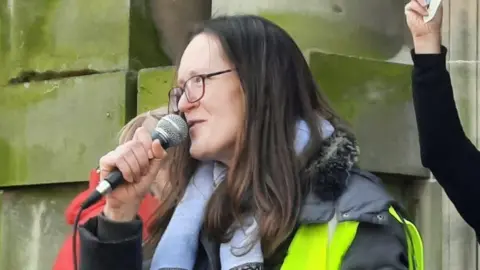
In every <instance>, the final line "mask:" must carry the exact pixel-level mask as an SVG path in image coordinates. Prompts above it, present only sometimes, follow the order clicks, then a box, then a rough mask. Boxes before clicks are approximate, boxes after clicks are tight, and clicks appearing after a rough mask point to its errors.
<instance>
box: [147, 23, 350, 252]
mask: <svg viewBox="0 0 480 270" xmlns="http://www.w3.org/2000/svg"><path fill="white" fill-rule="evenodd" d="M200 33H209V34H213V35H215V36H216V37H217V38H218V39H219V41H220V42H221V45H222V48H223V50H224V53H225V55H226V56H227V57H228V59H229V60H230V61H231V63H232V64H233V65H234V66H235V67H236V71H237V73H238V76H239V78H240V81H241V84H242V88H243V90H244V95H245V107H244V112H245V115H244V119H245V121H244V123H243V128H242V130H239V133H238V134H239V135H238V139H237V143H236V147H235V157H234V162H232V164H234V165H233V166H232V167H230V168H229V173H228V177H227V179H226V181H223V182H222V183H221V184H220V185H219V186H218V187H217V189H216V191H215V192H214V194H213V196H212V198H211V199H210V201H209V204H208V208H207V211H206V217H205V222H204V225H205V230H206V232H207V233H208V234H209V235H210V236H212V237H214V239H216V240H217V241H219V242H225V241H228V240H229V239H230V237H231V235H230V234H229V232H230V230H229V228H230V227H231V226H232V224H233V223H234V222H235V221H241V220H242V218H241V217H242V216H244V215H247V214H253V215H255V217H257V219H258V222H259V226H260V237H261V240H262V247H263V252H264V255H265V257H266V258H267V259H268V257H269V256H271V255H272V254H273V253H274V252H275V250H276V249H277V248H278V247H279V245H280V244H281V243H282V242H283V241H285V239H286V238H287V237H288V236H289V235H290V234H291V232H292V231H293V229H294V228H295V225H296V222H297V220H298V216H299V214H300V209H301V206H302V203H303V201H304V197H305V196H306V194H307V192H308V191H309V190H310V188H311V183H308V182H305V181H303V182H302V178H301V175H300V174H301V173H300V172H301V171H302V169H303V167H304V166H305V164H306V161H307V160H308V159H309V158H310V157H311V155H312V154H313V153H314V152H316V151H317V150H318V148H319V147H320V145H321V143H322V135H321V132H311V136H310V141H309V143H308V144H307V147H306V150H304V151H303V152H302V154H301V155H297V154H296V152H295V149H294V147H293V146H294V140H295V132H296V123H297V121H298V120H299V119H303V120H304V121H305V122H306V123H307V124H308V126H309V128H310V130H312V131H316V130H320V129H321V128H320V121H319V117H322V118H324V119H327V120H329V121H330V122H331V123H332V125H333V126H334V127H335V128H337V129H338V128H342V127H341V126H342V125H343V121H341V119H340V118H338V117H337V116H336V114H335V113H334V111H333V109H332V108H331V107H330V105H329V104H328V102H327V100H326V98H325V97H324V96H323V95H322V93H321V92H320V91H319V89H318V87H317V85H316V83H315V80H314V78H313V76H312V74H311V72H310V70H309V67H308V64H307V63H306V61H305V59H304V57H303V55H302V52H301V51H300V49H299V48H298V46H297V45H296V44H295V42H294V41H293V39H292V38H291V37H290V36H289V35H288V34H287V33H286V32H285V31H284V30H283V29H281V28H280V27H278V26H277V25H275V24H273V23H272V22H270V21H268V20H266V19H263V18H260V17H257V16H228V17H219V18H215V19H211V20H209V21H207V22H205V23H204V24H202V25H201V26H199V27H198V28H197V29H196V30H195V31H194V32H193V33H192V37H191V38H193V37H194V36H195V35H198V34H200ZM189 148H190V141H189V140H187V141H186V142H185V143H184V144H183V145H181V146H179V147H177V148H176V149H175V150H174V151H172V152H171V154H170V160H171V161H172V164H171V166H170V172H169V173H170V176H169V181H171V183H170V184H171V186H172V190H171V191H172V192H171V193H169V194H165V196H166V197H165V198H164V201H163V202H162V204H161V206H160V208H159V210H158V212H157V218H156V220H155V222H152V223H151V226H150V228H149V230H150V235H151V237H150V239H149V240H148V242H147V246H148V245H150V246H151V247H152V246H155V245H156V244H157V243H158V241H159V239H160V237H161V235H162V233H163V232H164V230H165V228H166V226H167V224H168V222H169V220H170V218H171V216H172V213H173V210H174V208H175V206H176V205H177V203H178V201H179V200H180V198H181V196H182V195H183V192H184V191H185V188H186V186H187V184H188V180H189V179H190V177H191V176H192V175H193V173H194V171H195V169H196V168H197V165H198V162H197V161H196V160H194V159H193V158H192V157H191V156H190V155H189ZM151 247H150V248H151Z"/></svg>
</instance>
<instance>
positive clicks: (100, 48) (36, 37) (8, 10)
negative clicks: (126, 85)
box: [0, 0, 169, 85]
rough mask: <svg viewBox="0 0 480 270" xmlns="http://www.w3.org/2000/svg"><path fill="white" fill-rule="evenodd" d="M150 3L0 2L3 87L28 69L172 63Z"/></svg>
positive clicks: (0, 81) (82, 0)
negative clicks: (154, 23)
mask: <svg viewBox="0 0 480 270" xmlns="http://www.w3.org/2000/svg"><path fill="white" fill-rule="evenodd" d="M147 2H148V1H147V0H131V1H117V0H102V1H96V0H38V1H26V0H0V85H2V84H4V83H6V82H7V81H8V80H10V79H12V78H17V79H18V77H21V76H20V74H21V73H22V72H26V71H37V72H45V71H47V70H55V71H65V70H77V71H83V72H85V71H86V70H97V71H98V70H100V71H105V70H108V71H112V70H118V69H120V70H126V69H127V68H128V67H129V66H130V67H132V68H133V69H139V68H142V67H152V66H158V65H163V64H168V63H169V60H168V59H167V58H166V56H165V55H164V54H163V52H162V51H161V49H160V46H159V44H158V38H157V35H156V31H155V28H154V26H153V22H152V19H151V12H150V9H149V7H148V5H147ZM22 75H24V74H22Z"/></svg>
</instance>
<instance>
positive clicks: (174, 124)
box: [81, 114, 188, 209]
mask: <svg viewBox="0 0 480 270" xmlns="http://www.w3.org/2000/svg"><path fill="white" fill-rule="evenodd" d="M187 135H188V126H187V124H186V123H185V121H184V120H183V118H182V117H180V116H179V115H176V114H169V115H166V116H164V117H162V118H161V119H160V121H158V124H157V127H156V128H155V130H154V131H153V132H152V140H157V139H158V140H159V141H160V144H161V145H162V147H163V149H167V148H169V147H172V146H176V145H179V144H180V143H181V142H182V141H183V140H185V138H187ZM122 183H125V180H124V179H123V176H122V173H121V172H120V171H119V170H118V169H116V170H114V171H112V172H111V173H110V174H109V175H108V176H107V178H105V179H103V180H101V181H100V183H99V184H98V186H97V188H96V189H95V191H93V192H92V194H90V196H89V197H88V199H87V200H85V202H84V203H83V204H82V206H81V207H82V209H86V208H88V207H90V206H91V205H93V204H94V203H96V202H97V201H99V200H100V199H101V198H102V196H104V195H105V194H108V193H109V192H111V191H112V190H114V189H115V188H116V187H118V186H119V185H120V184H122Z"/></svg>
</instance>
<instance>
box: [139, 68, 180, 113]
mask: <svg viewBox="0 0 480 270" xmlns="http://www.w3.org/2000/svg"><path fill="white" fill-rule="evenodd" d="M174 76H175V68H174V67H165V68H155V69H144V70H142V71H141V72H140V73H139V76H138V105H137V108H138V109H137V110H138V113H141V112H145V111H148V110H152V109H155V108H158V107H161V106H165V105H167V104H168V91H170V89H171V88H172V86H173V79H174Z"/></svg>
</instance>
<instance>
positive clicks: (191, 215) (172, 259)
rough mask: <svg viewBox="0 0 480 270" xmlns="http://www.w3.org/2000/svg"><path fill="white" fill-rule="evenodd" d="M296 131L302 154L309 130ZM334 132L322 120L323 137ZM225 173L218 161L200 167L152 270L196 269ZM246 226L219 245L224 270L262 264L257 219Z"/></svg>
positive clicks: (301, 126)
mask: <svg viewBox="0 0 480 270" xmlns="http://www.w3.org/2000/svg"><path fill="white" fill-rule="evenodd" d="M296 128H297V132H296V137H295V151H296V152H297V153H300V152H301V151H302V150H303V149H304V148H305V146H306V145H307V143H308V141H309V138H310V130H309V128H308V126H307V124H306V122H305V121H303V120H302V121H299V122H298V123H297V127H296ZM333 131H334V128H333V126H332V125H331V124H330V123H329V122H328V121H326V120H323V121H322V134H323V137H324V138H327V137H330V136H331V135H332V133H333ZM226 172H227V168H226V167H225V166H223V165H222V164H220V163H218V162H214V161H208V162H202V163H201V164H200V166H199V168H198V169H197V171H196V172H195V174H194V175H193V177H192V179H191V180H190V183H189V185H188V186H187V189H186V191H185V194H184V196H183V199H182V200H181V201H180V203H179V204H178V206H177V207H176V209H175V212H174V213H173V216H172V219H171V220H170V223H169V224H168V226H167V228H166V230H165V233H164V234H163V236H162V238H161V239H160V242H159V243H158V245H157V247H156V249H155V253H154V255H153V259H152V263H151V266H150V269H151V270H160V269H185V270H192V269H193V267H194V265H195V260H196V257H197V249H198V246H199V244H198V239H199V234H200V230H201V228H202V224H203V218H204V215H205V208H206V205H207V203H208V200H209V199H210V197H211V196H212V194H213V192H214V191H215V187H216V186H218V184H219V183H220V182H221V181H223V179H225V176H226ZM243 224H244V226H243V227H242V228H239V229H237V230H235V232H234V233H233V237H232V239H231V240H230V242H228V243H223V244H221V245H220V262H221V266H222V270H230V269H232V268H235V267H238V266H241V265H245V264H250V263H253V264H255V263H263V253H262V249H261V244H260V239H259V237H258V224H257V222H256V220H255V218H254V217H253V216H251V217H249V218H247V219H246V220H244V223H243Z"/></svg>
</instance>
